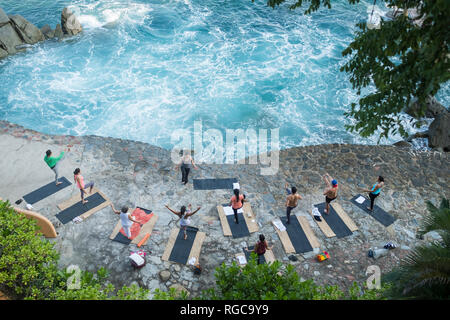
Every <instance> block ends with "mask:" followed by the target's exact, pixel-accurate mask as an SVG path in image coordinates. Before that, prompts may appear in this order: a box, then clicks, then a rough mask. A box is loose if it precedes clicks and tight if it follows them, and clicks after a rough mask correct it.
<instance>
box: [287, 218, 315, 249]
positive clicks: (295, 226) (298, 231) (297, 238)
mask: <svg viewBox="0 0 450 320" xmlns="http://www.w3.org/2000/svg"><path fill="white" fill-rule="evenodd" d="M280 220H281V222H282V223H283V225H284V226H285V227H286V232H287V234H288V236H289V239H290V240H291V242H292V245H293V246H294V249H295V253H305V252H309V251H313V248H312V246H311V244H310V243H309V240H308V238H307V237H306V234H305V232H304V231H303V229H302V226H301V225H300V223H299V222H298V219H297V217H296V216H295V215H294V216H292V215H291V217H290V219H289V221H290V224H287V217H280Z"/></svg>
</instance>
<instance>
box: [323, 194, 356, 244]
mask: <svg viewBox="0 0 450 320" xmlns="http://www.w3.org/2000/svg"><path fill="white" fill-rule="evenodd" d="M314 206H315V207H316V208H318V209H319V212H320V214H321V215H322V216H321V217H320V218H321V219H322V220H324V221H325V222H326V223H327V225H328V226H329V227H330V228H331V230H333V232H334V234H335V235H336V237H338V238H344V237H347V236H350V235H352V234H353V232H352V231H351V230H350V229H349V228H348V227H347V225H346V224H345V223H344V221H342V219H341V218H340V217H339V215H338V214H337V212H336V211H335V210H334V208H333V206H331V205H330V206H329V208H330V212H329V214H326V213H325V212H324V211H323V210H324V209H325V202H322V203H319V204H315V205H314Z"/></svg>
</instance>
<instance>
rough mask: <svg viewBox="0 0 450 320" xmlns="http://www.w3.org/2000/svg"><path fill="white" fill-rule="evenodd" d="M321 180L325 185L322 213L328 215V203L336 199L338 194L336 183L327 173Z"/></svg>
mask: <svg viewBox="0 0 450 320" xmlns="http://www.w3.org/2000/svg"><path fill="white" fill-rule="evenodd" d="M323 180H324V181H325V183H326V184H327V186H326V188H325V190H324V191H323V195H324V196H325V209H324V210H323V212H325V213H326V214H329V213H330V202H331V201H333V200H334V199H336V198H337V193H338V183H337V181H336V180H335V179H333V178H331V177H330V175H329V174H328V173H326V174H325V175H324V176H323Z"/></svg>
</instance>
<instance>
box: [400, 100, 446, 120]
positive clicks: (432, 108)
mask: <svg viewBox="0 0 450 320" xmlns="http://www.w3.org/2000/svg"><path fill="white" fill-rule="evenodd" d="M422 108H423V109H424V110H423V117H425V118H435V117H436V116H437V115H439V114H441V113H445V112H447V108H445V107H444V106H443V105H442V104H440V103H439V102H438V101H437V100H436V99H435V98H434V97H428V98H427V99H426V101H425V105H424V106H423V105H422V106H421V105H419V103H418V101H417V99H416V100H414V101H412V102H411V103H410V105H409V107H408V108H407V109H406V110H405V112H406V113H407V114H409V115H410V116H411V117H413V118H416V119H419V118H421V116H420V109H422Z"/></svg>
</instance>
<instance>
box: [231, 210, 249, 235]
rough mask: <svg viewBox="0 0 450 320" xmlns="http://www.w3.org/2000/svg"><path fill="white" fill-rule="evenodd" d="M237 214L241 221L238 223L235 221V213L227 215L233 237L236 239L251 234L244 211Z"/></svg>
mask: <svg viewBox="0 0 450 320" xmlns="http://www.w3.org/2000/svg"><path fill="white" fill-rule="evenodd" d="M237 216H238V221H239V223H236V222H235V221H234V214H233V215H230V216H226V218H227V221H228V225H229V226H230V229H231V234H232V236H233V238H235V239H236V238H242V237H247V236H249V235H250V232H249V230H248V227H247V223H246V221H245V219H244V215H243V214H242V213H238V214H237Z"/></svg>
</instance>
